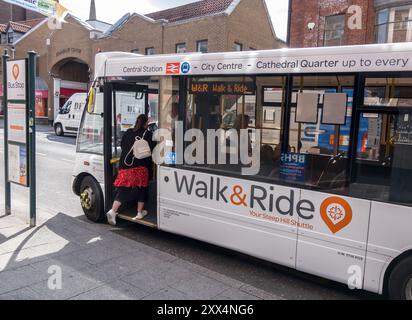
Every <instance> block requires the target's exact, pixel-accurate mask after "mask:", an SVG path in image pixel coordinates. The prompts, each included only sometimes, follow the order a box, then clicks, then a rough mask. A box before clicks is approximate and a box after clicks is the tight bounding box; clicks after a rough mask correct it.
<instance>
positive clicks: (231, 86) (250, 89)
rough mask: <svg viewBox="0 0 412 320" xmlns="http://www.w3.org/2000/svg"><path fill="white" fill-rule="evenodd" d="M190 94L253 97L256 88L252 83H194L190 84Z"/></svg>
mask: <svg viewBox="0 0 412 320" xmlns="http://www.w3.org/2000/svg"><path fill="white" fill-rule="evenodd" d="M189 92H190V93H191V94H206V93H207V94H236V95H254V94H255V92H256V87H255V84H254V83H253V82H196V81H192V82H191V83H190V88H189Z"/></svg>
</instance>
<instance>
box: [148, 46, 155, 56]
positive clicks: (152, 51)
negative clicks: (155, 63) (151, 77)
mask: <svg viewBox="0 0 412 320" xmlns="http://www.w3.org/2000/svg"><path fill="white" fill-rule="evenodd" d="M145 53H146V55H147V56H151V55H154V54H156V51H155V48H154V47H150V48H146V50H145Z"/></svg>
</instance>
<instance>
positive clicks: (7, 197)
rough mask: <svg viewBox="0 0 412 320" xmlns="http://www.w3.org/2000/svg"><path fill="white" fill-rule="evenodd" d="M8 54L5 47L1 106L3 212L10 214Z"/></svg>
mask: <svg viewBox="0 0 412 320" xmlns="http://www.w3.org/2000/svg"><path fill="white" fill-rule="evenodd" d="M9 58H10V56H9V54H8V52H7V49H6V50H4V55H3V106H4V196H5V214H6V216H9V215H11V184H10V181H9V144H8V139H9V137H8V130H7V128H8V119H7V118H8V115H7V109H8V104H7V61H8V60H9Z"/></svg>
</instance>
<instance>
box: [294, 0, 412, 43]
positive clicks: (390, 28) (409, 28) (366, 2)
mask: <svg viewBox="0 0 412 320" xmlns="http://www.w3.org/2000/svg"><path fill="white" fill-rule="evenodd" d="M290 3H291V5H290V7H291V13H290V21H289V35H288V43H289V44H290V47H292V48H299V47H320V46H334V45H356V44H370V43H385V42H405V41H412V0H305V1H301V0H290ZM353 6H357V7H358V8H360V9H361V11H359V9H357V8H356V7H353ZM351 9H353V10H351ZM355 17H359V18H358V19H357V20H356V19H355ZM359 20H361V21H359ZM359 23H360V24H359Z"/></svg>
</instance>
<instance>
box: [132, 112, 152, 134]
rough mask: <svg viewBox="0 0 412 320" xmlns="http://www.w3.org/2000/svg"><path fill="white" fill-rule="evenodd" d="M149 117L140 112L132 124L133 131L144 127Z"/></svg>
mask: <svg viewBox="0 0 412 320" xmlns="http://www.w3.org/2000/svg"><path fill="white" fill-rule="evenodd" d="M148 121H149V119H148V118H147V116H146V115H144V114H141V115H140V116H138V117H137V120H136V124H135V125H134V128H133V130H134V131H139V130H141V129H145V126H146V124H147V122H148Z"/></svg>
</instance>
